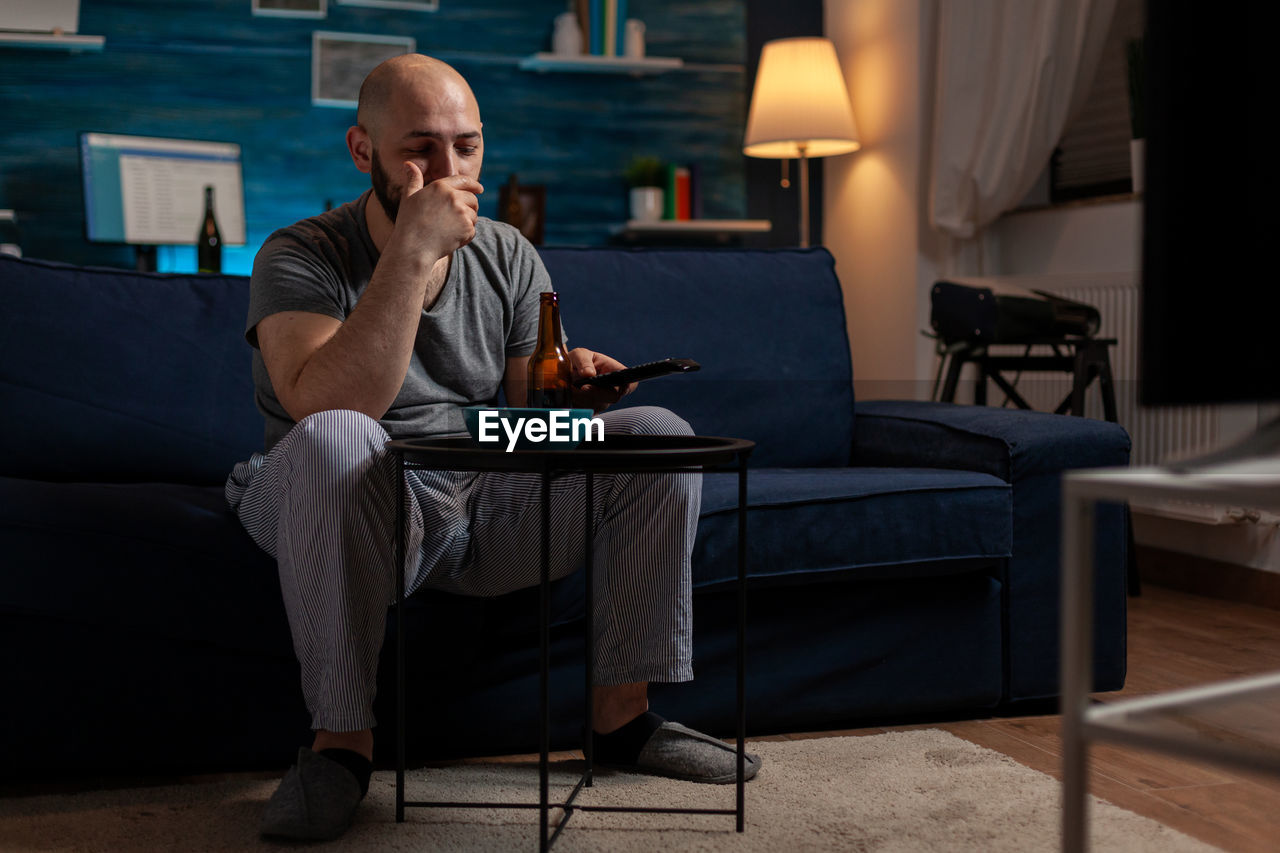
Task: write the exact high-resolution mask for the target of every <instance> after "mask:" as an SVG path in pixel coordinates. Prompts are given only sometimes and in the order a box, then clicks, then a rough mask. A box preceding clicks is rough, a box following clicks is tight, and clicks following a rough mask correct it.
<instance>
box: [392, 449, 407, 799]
mask: <svg viewBox="0 0 1280 853" xmlns="http://www.w3.org/2000/svg"><path fill="white" fill-rule="evenodd" d="M404 478H405V468H404V457H403V456H401V457H400V458H399V460H398V461H397V464H396V482H397V483H398V484H399V485H398V486H397V487H396V547H395V566H394V570H395V573H396V823H404V764H405V740H406V731H407V721H406V720H405V717H404V707H405V701H404V560H405V553H404V498H405V487H404Z"/></svg>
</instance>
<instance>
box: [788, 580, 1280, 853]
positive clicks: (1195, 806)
mask: <svg viewBox="0 0 1280 853" xmlns="http://www.w3.org/2000/svg"><path fill="white" fill-rule="evenodd" d="M1276 670H1280V611H1276V610H1269V609H1264V608H1261V607H1253V606H1250V605H1245V604H1236V603H1233V602H1227V601H1218V600H1214V599H1209V598H1201V597H1199V596H1195V595H1188V594H1186V593H1181V592H1175V591H1172V590H1167V589H1163V588H1161V587H1154V586H1150V585H1147V586H1146V587H1144V589H1143V594H1142V595H1141V596H1140V597H1137V598H1130V599H1129V669H1128V678H1127V680H1126V687H1125V689H1124V690H1120V691H1116V692H1113V693H1099V694H1095V698H1096V699H1097V700H1099V701H1101V702H1107V701H1114V700H1115V699H1116V698H1118V697H1133V696H1142V695H1147V694H1151V693H1158V692H1162V691H1165V690H1171V689H1175V688H1179V687H1191V686H1195V685H1199V684H1204V683H1206V682H1211V681H1215V680H1222V679H1224V678H1229V677H1233V676H1241V675H1251V674H1256V673H1261V672H1266V671H1273V672H1274V671H1276ZM1059 722H1060V717H1058V716H1056V715H1055V716H1040V717H1022V718H1003V719H988V720H970V721H963V722H953V723H941V724H932V725H927V726H901V727H893V726H891V727H888V728H878V729H854V730H849V731H839V732H817V733H803V734H791V735H782V736H780V738H779V739H797V738H807V737H830V736H833V735H866V734H875V733H878V732H883V731H889V730H892V729H895V728H940V729H943V730H945V731H948V732H951V733H952V734H954V735H956V736H958V737H962V738H964V739H965V740H969V741H972V742H974V743H976V744H978V745H980V746H985V747H988V748H989V749H994V750H997V751H999V752H1003V753H1004V754H1005V755H1008V756H1009V757H1011V758H1013V759H1014V760H1016V761H1018V762H1020V763H1022V764H1025V765H1026V766H1028V767H1031V768H1034V769H1035V770H1039V771H1042V772H1044V773H1048V774H1049V775H1051V776H1053V777H1054V778H1061V773H1060V770H1059V765H1060V759H1059V755H1060V751H1059V750H1060V740H1059V737H1058V731H1059ZM1275 734H1276V733H1275V732H1272V733H1271V736H1272V737H1274V736H1275ZM1090 769H1091V775H1090V781H1089V791H1090V793H1092V794H1096V795H1097V796H1099V797H1101V798H1102V799H1104V800H1107V801H1109V802H1111V803H1114V804H1115V805H1117V806H1120V807H1121V808H1125V809H1128V810H1129V811H1132V812H1137V813H1138V814H1141V815H1145V816H1147V817H1150V818H1153V819H1154V820H1158V821H1160V822H1161V823H1163V824H1165V825H1166V826H1171V827H1173V828H1175V829H1178V830H1180V831H1182V832H1185V833H1187V834H1188V835H1191V836H1194V837H1195V838H1198V839H1200V840H1202V841H1205V842H1208V843H1209V844H1213V845H1216V846H1218V847H1221V848H1222V849H1224V850H1228V851H1233V853H1236V852H1237V851H1238V853H1275V851H1277V850H1280V778H1276V777H1266V776H1262V775H1258V776H1246V775H1245V774H1243V773H1237V772H1235V771H1227V770H1223V769H1221V768H1218V767H1213V766H1209V765H1206V764H1203V763H1199V762H1189V761H1182V760H1179V759H1174V758H1169V757H1166V756H1164V755H1159V754H1155V753H1149V752H1143V751H1139V750H1137V749H1132V748H1128V747H1112V746H1094V747H1092V748H1091V749H1090Z"/></svg>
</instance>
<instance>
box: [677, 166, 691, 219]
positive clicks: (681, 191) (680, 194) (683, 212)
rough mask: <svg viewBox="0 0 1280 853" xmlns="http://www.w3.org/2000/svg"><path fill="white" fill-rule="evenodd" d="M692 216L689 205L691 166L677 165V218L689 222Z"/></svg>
mask: <svg viewBox="0 0 1280 853" xmlns="http://www.w3.org/2000/svg"><path fill="white" fill-rule="evenodd" d="M691 218H692V211H691V209H690V207H689V167H688V166H676V219H677V220H679V221H681V222H687V221H688V220H689V219H691Z"/></svg>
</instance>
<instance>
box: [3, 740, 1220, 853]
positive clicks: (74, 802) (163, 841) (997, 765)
mask: <svg viewBox="0 0 1280 853" xmlns="http://www.w3.org/2000/svg"><path fill="white" fill-rule="evenodd" d="M749 748H750V750H751V751H753V752H758V753H759V754H760V755H761V756H762V757H763V758H764V767H763V768H762V769H761V771H760V775H759V776H758V777H757V778H756V779H755V780H753V781H751V782H748V783H747V801H746V802H747V831H746V833H745V834H742V835H739V834H737V833H736V832H734V831H733V818H732V817H731V816H719V815H715V816H705V815H631V814H616V813H601V812H578V813H576V814H575V815H573V818H572V820H570V822H569V824H568V826H567V827H566V828H565V831H564V833H563V834H562V835H561V837H560V839H559V840H558V841H557V842H556V844H555V846H554V847H553V848H552V849H553V850H559V851H565V852H566V853H568V851H587V850H593V851H594V850H602V851H644V853H649V851H653V850H658V849H661V850H663V851H664V853H667V851H686V850H688V851H761V853H764V851H768V853H775V851H825V850H831V851H842V853H868V851H935V850H936V851H948V853H959V851H974V852H975V853H978V851H981V853H996V851H1011V853H1028V851H1038V850H1043V851H1054V850H1057V849H1058V832H1059V829H1058V821H1059V817H1058V815H1059V805H1058V798H1059V786H1058V783H1057V782H1055V781H1054V780H1053V779H1052V778H1051V777H1049V776H1046V775H1045V774H1043V773H1039V772H1037V771H1035V770H1031V769H1029V768H1027V767H1024V766H1022V765H1020V764H1018V763H1017V762H1015V761H1014V760H1013V759H1011V758H1008V757H1007V756H1004V755H1001V754H1000V753H997V752H993V751H991V750H988V749H984V748H982V747H979V746H976V745H974V744H972V743H970V742H968V741H966V740H962V739H960V738H957V737H955V736H953V735H951V734H948V733H946V732H943V731H939V730H937V729H929V730H923V731H908V732H892V733H889V734H881V735H869V736H865V737H838V738H819V739H814V740H804V741H786V742H782V741H779V742H762V743H755V744H751V745H750V747H749ZM578 772H581V762H565V763H563V764H553V765H552V779H551V781H552V798H553V800H554V798H555V796H556V795H557V794H559V796H564V793H565V792H566V791H567V789H568V787H569V786H570V785H572V783H573V782H574V781H576V778H577V777H576V773H578ZM275 784H276V783H275V782H274V781H258V780H252V781H245V780H238V781H231V782H217V783H206V784H194V783H193V784H185V785H176V786H171V787H156V788H137V789H131V790H115V791H102V792H93V793H84V794H74V795H65V796H39V797H16V798H9V799H6V800H3V801H0V849H3V850H5V851H29V850H30V851H35V850H40V851H45V850H58V851H113V853H120V852H121V851H123V852H124V853H128V851H156V850H166V851H168V850H172V851H240V850H273V849H274V850H281V849H290V848H293V849H297V848H298V845H293V844H290V845H278V844H270V843H268V842H264V841H261V840H259V839H258V837H257V834H256V833H257V823H258V816H259V814H260V812H261V809H262V805H263V803H264V802H265V801H266V800H267V798H268V797H269V796H270V795H271V792H272V791H273V790H274V788H275ZM406 787H407V796H408V798H409V799H422V800H426V799H483V800H486V801H506V800H508V799H510V800H524V801H536V800H537V793H538V774H537V764H536V762H535V763H534V764H532V765H526V764H491V765H461V766H454V767H448V768H443V769H426V770H417V771H413V772H411V773H410V775H409V782H408V784H407V786H406ZM733 795H734V792H733V786H731V785H730V786H724V787H721V786H708V785H694V784H690V783H685V782H673V781H669V780H662V779H654V778H651V777H642V776H629V775H624V774H618V773H611V772H607V771H602V772H601V773H599V774H598V775H597V780H596V784H595V786H594V787H593V788H589V789H586V790H584V791H583V792H582V794H581V795H580V800H581V801H582V802H583V803H584V804H587V803H591V804H597V805H637V804H643V805H650V806H660V805H676V806H687V807H693V808H702V807H707V808H732V806H733ZM1090 814H1091V816H1092V833H1093V845H1094V846H1093V849H1095V850H1099V851H1125V853H1131V852H1133V851H1151V853H1170V852H1171V851H1188V853H1192V851H1194V853H1201V852H1202V851H1212V850H1214V848H1212V847H1209V846H1208V845H1205V844H1202V843H1200V842H1199V841H1196V840H1194V839H1192V838H1190V837H1188V836H1186V835H1183V834H1181V833H1179V832H1176V831H1174V830H1172V829H1169V828H1168V827H1165V826H1162V825H1161V824H1159V823H1157V822H1155V821H1153V820H1150V819H1148V818H1145V817H1141V816H1139V815H1136V814H1133V813H1132V812H1128V811H1125V810H1123V809H1120V808H1117V807H1115V806H1112V805H1110V804H1108V803H1103V802H1100V801H1098V800H1097V799H1094V800H1093V804H1092V806H1091V808H1090ZM552 815H553V822H554V820H555V819H556V817H557V816H558V812H553V813H552ZM536 827H537V812H536V810H503V811H498V810H492V811H478V810H462V809H458V810H451V811H442V810H439V809H409V810H407V811H406V821H405V823H403V824H397V823H396V822H395V776H394V774H393V773H384V772H379V773H376V774H375V775H374V779H373V784H372V785H371V787H370V789H369V797H368V798H367V799H366V801H365V802H364V803H363V804H362V806H361V808H360V811H359V812H358V813H357V816H356V825H355V826H353V827H352V829H351V831H350V832H349V833H348V834H347V835H346V836H344V837H343V838H342V839H341V840H339V841H337V842H333V843H330V844H326V845H320V846H319V847H320V849H324V850H358V851H373V850H378V851H382V850H405V851H408V850H414V851H420V850H447V851H495V853H497V851H501V853H507V851H513V850H515V851H520V850H529V851H536V850H537V828H536Z"/></svg>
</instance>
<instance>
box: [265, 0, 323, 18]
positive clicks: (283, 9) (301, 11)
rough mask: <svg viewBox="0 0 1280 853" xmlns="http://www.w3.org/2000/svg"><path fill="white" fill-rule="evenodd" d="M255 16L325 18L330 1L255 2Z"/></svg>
mask: <svg viewBox="0 0 1280 853" xmlns="http://www.w3.org/2000/svg"><path fill="white" fill-rule="evenodd" d="M253 14H255V15H258V16H259V17H264V18H325V17H328V15H329V0H253Z"/></svg>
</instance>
